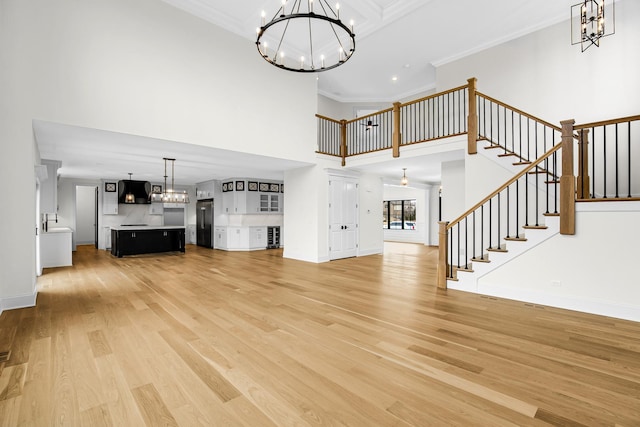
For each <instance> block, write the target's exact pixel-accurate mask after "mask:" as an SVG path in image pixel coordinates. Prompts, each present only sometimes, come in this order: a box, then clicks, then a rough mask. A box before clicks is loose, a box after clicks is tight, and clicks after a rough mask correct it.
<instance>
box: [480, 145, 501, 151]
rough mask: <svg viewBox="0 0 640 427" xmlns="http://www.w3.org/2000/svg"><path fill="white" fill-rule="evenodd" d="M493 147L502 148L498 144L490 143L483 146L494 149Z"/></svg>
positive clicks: (486, 148)
mask: <svg viewBox="0 0 640 427" xmlns="http://www.w3.org/2000/svg"><path fill="white" fill-rule="evenodd" d="M494 148H502V147H501V146H499V145H498V144H491V145H488V146H486V147H484V149H485V150H491V149H494Z"/></svg>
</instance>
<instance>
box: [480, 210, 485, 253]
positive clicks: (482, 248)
mask: <svg viewBox="0 0 640 427" xmlns="http://www.w3.org/2000/svg"><path fill="white" fill-rule="evenodd" d="M480 254H481V255H480V259H482V260H484V205H480Z"/></svg>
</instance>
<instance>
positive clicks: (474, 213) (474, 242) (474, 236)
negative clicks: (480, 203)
mask: <svg viewBox="0 0 640 427" xmlns="http://www.w3.org/2000/svg"><path fill="white" fill-rule="evenodd" d="M476 210H477V209H476ZM472 215H473V218H472V221H471V222H472V223H473V244H472V245H471V247H472V248H473V249H472V250H473V258H472V259H475V258H476V211H473V212H472Z"/></svg>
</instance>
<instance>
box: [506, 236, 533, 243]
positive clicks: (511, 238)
mask: <svg viewBox="0 0 640 427" xmlns="http://www.w3.org/2000/svg"><path fill="white" fill-rule="evenodd" d="M504 240H508V241H510V242H526V241H527V239H526V237H524V236H518V237H505V238H504Z"/></svg>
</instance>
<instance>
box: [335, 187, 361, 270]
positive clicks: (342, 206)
mask: <svg viewBox="0 0 640 427" xmlns="http://www.w3.org/2000/svg"><path fill="white" fill-rule="evenodd" d="M357 252H358V183H357V180H355V179H353V178H343V177H331V178H330V179H329V259H332V260H334V259H340V258H348V257H354V256H356V255H357Z"/></svg>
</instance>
